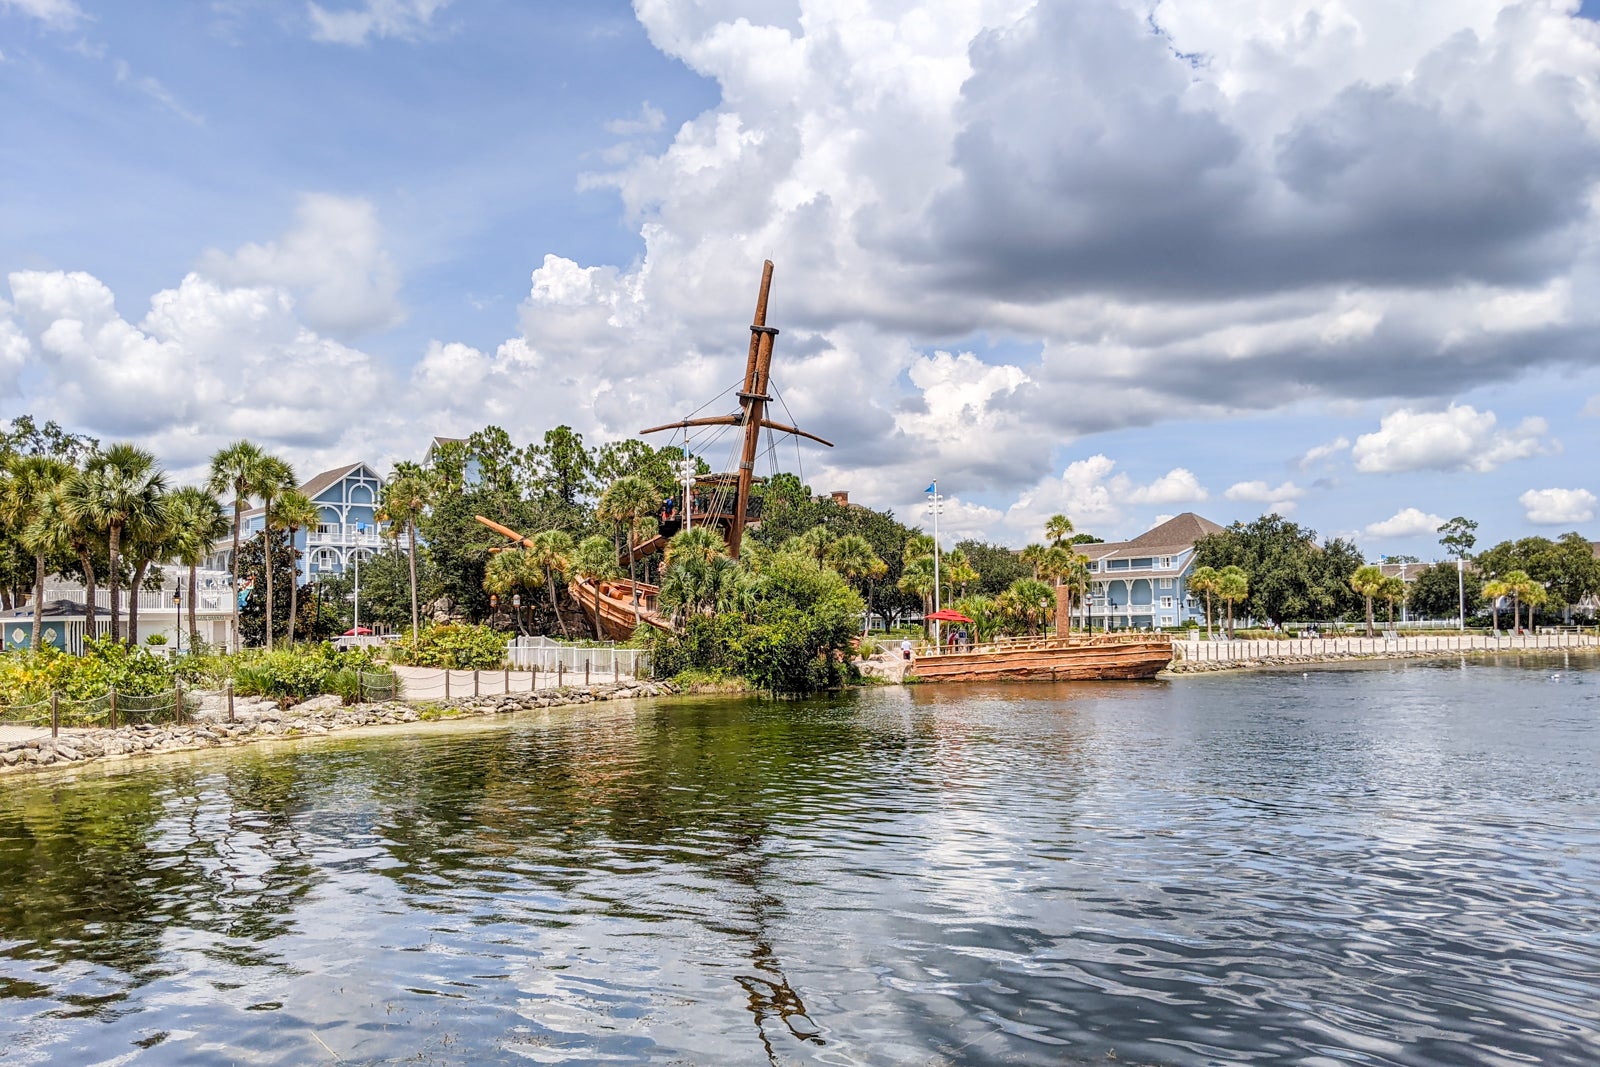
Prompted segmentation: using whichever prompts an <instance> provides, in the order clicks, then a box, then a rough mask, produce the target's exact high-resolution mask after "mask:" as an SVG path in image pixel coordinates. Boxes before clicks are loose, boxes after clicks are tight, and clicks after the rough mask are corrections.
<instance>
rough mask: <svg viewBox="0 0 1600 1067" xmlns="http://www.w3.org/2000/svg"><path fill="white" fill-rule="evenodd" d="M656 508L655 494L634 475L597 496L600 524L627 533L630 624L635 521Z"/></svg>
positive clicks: (635, 569)
mask: <svg viewBox="0 0 1600 1067" xmlns="http://www.w3.org/2000/svg"><path fill="white" fill-rule="evenodd" d="M655 508H656V493H655V490H654V489H653V488H652V487H651V485H650V483H649V482H647V481H645V480H644V479H643V478H640V477H639V476H638V475H635V474H627V475H623V476H622V477H621V478H618V479H617V480H616V481H614V482H612V483H611V484H610V485H609V486H607V487H606V491H605V492H604V493H603V494H601V497H600V507H599V511H598V514H599V516H600V520H601V521H602V522H610V523H616V524H617V525H618V526H624V527H626V528H627V531H628V580H629V581H630V582H632V583H633V586H634V594H633V621H634V623H635V624H637V623H638V621H639V592H638V587H639V568H638V562H637V560H636V558H635V555H634V549H635V534H636V533H637V531H638V529H639V521H640V520H641V519H643V518H644V517H645V516H646V515H650V514H652V513H653V512H654V511H655Z"/></svg>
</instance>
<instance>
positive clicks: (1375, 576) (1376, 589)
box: [1350, 563, 1383, 637]
mask: <svg viewBox="0 0 1600 1067" xmlns="http://www.w3.org/2000/svg"><path fill="white" fill-rule="evenodd" d="M1350 588H1351V589H1353V590H1355V593H1356V595H1357V596H1359V597H1364V598H1366V601H1367V636H1368V637H1371V636H1372V600H1373V598H1374V597H1376V596H1379V595H1380V594H1382V592H1383V571H1382V569H1381V568H1378V567H1374V566H1373V565H1372V564H1370V563H1369V564H1367V565H1366V566H1365V567H1361V568H1359V569H1358V570H1357V571H1356V572H1355V573H1354V574H1352V575H1351V576H1350Z"/></svg>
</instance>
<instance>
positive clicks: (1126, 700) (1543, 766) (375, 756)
mask: <svg viewBox="0 0 1600 1067" xmlns="http://www.w3.org/2000/svg"><path fill="white" fill-rule="evenodd" d="M3 788H4V792H3V793H0V1048H4V1049H5V1050H6V1056H7V1057H8V1059H7V1062H13V1061H14V1062H18V1063H73V1064H76V1063H85V1064H88V1063H117V1064H125V1063H145V1062H148V1063H162V1064H166V1063H196V1064H201V1063H215V1062H248V1063H252V1064H257V1063H259V1064H274V1063H281V1064H299V1063H311V1062H335V1061H336V1060H337V1061H338V1062H346V1063H350V1062H357V1063H367V1062H389V1061H405V1062H411V1063H501V1062H503V1063H512V1062H517V1063H521V1062H529V1061H531V1062H536V1063H599V1062H626V1063H641V1062H645V1063H655V1062H659V1063H749V1062H763V1061H765V1062H771V1063H775V1064H776V1063H797V1062H815V1063H827V1064H883V1063H943V1064H956V1063H985V1064H986V1063H1003V1062H1018V1063H1075V1062H1109V1061H1110V1060H1112V1059H1115V1060H1116V1061H1118V1062H1123V1063H1183V1064H1205V1063H1296V1064H1333V1063H1364V1064H1385V1063H1393V1064H1514V1063H1515V1064H1522V1063H1545V1064H1588V1063H1592V1062H1594V1060H1595V1057H1596V1049H1597V1048H1600V1030H1597V1027H1596V1015H1595V1008H1594V1005H1595V1004H1597V1003H1600V915H1597V911H1596V909H1595V907H1594V902H1595V900H1596V897H1597V895H1600V858H1597V857H1600V672H1595V673H1589V672H1588V671H1587V670H1585V669H1583V668H1581V667H1574V666H1571V665H1567V666H1565V668H1564V669H1563V668H1562V667H1561V665H1559V664H1557V665H1551V666H1545V667H1538V668H1531V667H1528V666H1522V665H1498V666H1480V667H1471V668H1468V669H1459V668H1443V667H1437V666H1418V665H1412V666H1409V667H1398V666H1397V667H1394V668H1392V669H1377V670H1360V671H1343V672H1328V673H1318V674H1313V675H1308V676H1304V677H1302V676H1301V675H1299V674H1298V673H1285V674H1278V675H1265V674H1263V675H1249V676H1245V675H1240V676H1211V677H1199V678H1190V679H1182V680H1178V681H1174V682H1170V683H1150V684H1123V685H1109V686H1084V685H1071V686H1069V685H1062V686H1059V687H1051V686H1024V687H995V688H968V687H945V688H932V687H924V688H916V689H912V690H906V691H902V690H874V691H871V692H868V693H864V694H860V695H858V696H852V697H841V698H833V699H826V700H815V701H808V702H798V703H766V702H759V701H742V700H722V699H719V700H705V701H699V702H687V701H684V702H673V703H670V704H654V705H640V706H638V707H632V708H629V707H609V708H605V709H595V708H587V709H583V710H582V711H580V712H562V711H552V712H544V713H538V714H530V715H529V716H527V717H524V718H520V719H518V720H516V721H514V722H511V723H508V724H502V725H500V726H497V727H493V728H471V727H466V728H463V727H461V726H459V725H458V726H455V727H452V728H450V729H448V730H435V731H431V732H422V733H419V734H415V735H409V736H406V735H389V736H384V737H367V738H361V739H353V738H345V739H340V740H334V741H323V742H321V743H309V742H308V743H305V744H302V745H298V746H292V745H291V746H281V747H275V748H255V749H237V750H231V751H227V752H220V753H210V754H206V755H203V756H195V757H191V758H181V759H172V760H168V761H164V762H161V763H159V764H154V765H145V766H135V767H127V766H124V767H120V768H117V769H106V770H89V771H80V772H78V773H77V774H76V776H75V777H66V776H59V775H58V776H54V777H36V778H30V779H17V778H11V779H8V780H6V782H5V784H4V787H3Z"/></svg>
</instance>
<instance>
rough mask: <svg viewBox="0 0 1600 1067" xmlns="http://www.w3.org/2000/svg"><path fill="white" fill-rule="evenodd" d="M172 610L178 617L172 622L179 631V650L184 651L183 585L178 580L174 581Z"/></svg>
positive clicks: (173, 626)
mask: <svg viewBox="0 0 1600 1067" xmlns="http://www.w3.org/2000/svg"><path fill="white" fill-rule="evenodd" d="M172 610H173V612H174V613H175V614H176V616H177V617H176V619H175V620H174V622H173V624H172V628H173V629H174V630H176V631H178V651H179V652H182V651H183V586H181V585H179V584H178V583H177V582H173V583H172Z"/></svg>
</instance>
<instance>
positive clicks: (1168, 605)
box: [1161, 596, 1172, 611]
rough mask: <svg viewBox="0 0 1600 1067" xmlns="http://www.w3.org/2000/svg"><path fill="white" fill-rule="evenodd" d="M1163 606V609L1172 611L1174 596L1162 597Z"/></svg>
mask: <svg viewBox="0 0 1600 1067" xmlns="http://www.w3.org/2000/svg"><path fill="white" fill-rule="evenodd" d="M1161 607H1162V609H1163V610H1167V611H1170V610H1171V609H1172V598H1171V597H1169V596H1164V597H1162V598H1161Z"/></svg>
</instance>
